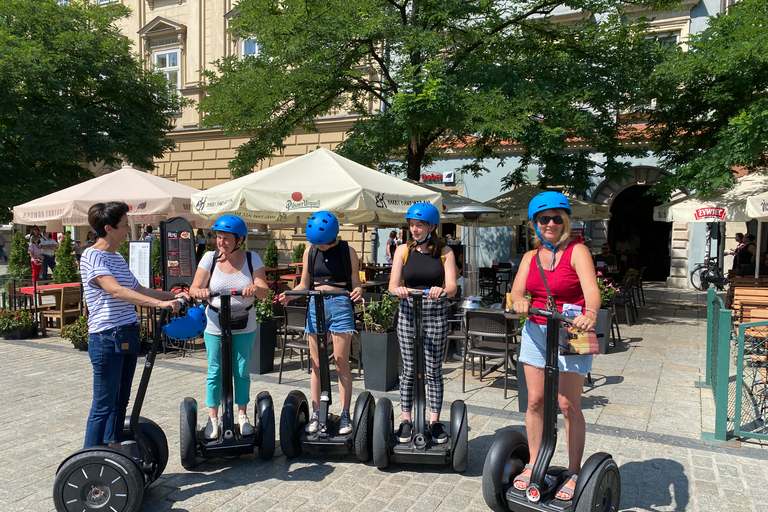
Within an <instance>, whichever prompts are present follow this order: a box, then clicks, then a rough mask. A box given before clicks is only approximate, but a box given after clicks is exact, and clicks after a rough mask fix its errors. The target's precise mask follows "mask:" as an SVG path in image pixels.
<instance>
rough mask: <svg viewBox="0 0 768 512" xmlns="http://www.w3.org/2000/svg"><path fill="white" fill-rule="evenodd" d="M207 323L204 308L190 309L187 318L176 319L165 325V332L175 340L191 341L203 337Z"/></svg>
mask: <svg viewBox="0 0 768 512" xmlns="http://www.w3.org/2000/svg"><path fill="white" fill-rule="evenodd" d="M207 323H208V319H207V318H206V316H205V307H204V306H200V307H197V308H190V309H189V311H187V316H185V317H178V318H174V319H173V320H171V323H169V324H166V325H164V326H163V332H164V333H165V334H166V336H168V337H169V338H173V339H175V340H191V339H194V338H197V337H199V336H202V335H203V332H205V326H206V324H207Z"/></svg>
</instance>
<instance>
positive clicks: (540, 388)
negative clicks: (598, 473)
mask: <svg viewBox="0 0 768 512" xmlns="http://www.w3.org/2000/svg"><path fill="white" fill-rule="evenodd" d="M570 214H571V207H570V204H569V203H568V199H567V198H566V197H565V196H564V195H563V194H560V193H559V192H543V193H541V194H539V195H538V196H536V197H535V198H533V200H532V201H531V204H530V205H529V206H528V217H529V219H530V222H529V227H530V228H531V229H532V230H533V231H535V232H536V235H537V239H536V240H535V245H536V247H537V248H536V250H534V251H530V252H528V253H527V254H526V255H525V256H524V257H523V260H522V262H521V263H520V270H519V271H518V273H517V276H516V277H515V282H514V284H513V285H512V292H511V298H512V301H513V303H514V308H515V311H516V312H517V313H520V314H523V315H526V314H527V313H528V308H529V307H530V306H534V307H538V308H546V306H547V290H546V287H545V286H544V281H543V280H542V277H541V272H539V269H538V265H537V262H536V255H538V257H539V259H540V260H541V268H542V270H543V272H544V275H545V276H546V279H547V284H548V285H549V289H550V291H551V293H552V297H553V298H554V300H555V303H556V305H557V309H558V310H559V311H562V309H563V305H564V304H573V305H575V306H579V307H581V308H582V309H581V310H582V314H580V315H579V316H577V317H576V318H575V319H574V321H573V325H574V327H576V328H578V329H581V330H589V329H592V328H594V326H595V320H596V319H597V309H598V308H599V307H600V291H599V290H598V288H597V276H596V275H595V267H594V265H593V263H592V256H591V255H590V253H589V250H588V249H587V248H586V247H585V246H584V245H582V244H580V243H578V242H575V241H571V236H570V235H571V220H570ZM526 293H530V294H531V302H530V303H529V302H528V300H527V299H526ZM545 346H546V321H545V320H544V319H543V318H540V317H529V318H528V319H527V320H526V322H525V326H524V327H523V333H522V342H521V345H520V361H521V362H522V363H523V365H524V370H525V379H526V383H527V384H528V410H527V411H526V414H525V427H526V431H527V434H528V448H529V451H530V454H531V460H530V462H529V464H527V465H526V466H525V469H524V470H523V472H522V473H521V474H520V475H518V476H517V477H516V478H515V480H514V482H513V485H514V486H515V487H516V488H517V489H520V490H525V489H526V488H527V487H528V485H529V484H530V479H531V472H532V470H533V464H534V463H535V462H536V457H537V455H538V453H539V447H540V446H541V441H542V439H541V438H542V433H543V430H544V423H543V416H544V354H545V352H546V349H545ZM558 363H559V368H560V386H559V389H558V403H559V405H560V410H562V411H563V418H564V419H565V433H566V434H565V435H566V442H567V444H568V472H569V478H566V479H565V481H564V482H563V484H562V485H561V486H560V488H559V489H558V490H557V494H556V496H557V498H558V499H560V500H564V501H567V500H571V499H573V493H574V490H575V488H576V480H577V478H578V474H579V471H580V470H581V459H582V456H583V454H584V440H585V439H584V438H585V433H586V425H585V422H584V415H583V414H582V412H581V392H582V388H583V387H584V376H585V375H586V374H587V373H588V372H589V371H590V370H591V369H592V356H591V355H569V356H559V357H558Z"/></svg>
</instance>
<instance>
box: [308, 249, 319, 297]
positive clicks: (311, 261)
mask: <svg viewBox="0 0 768 512" xmlns="http://www.w3.org/2000/svg"><path fill="white" fill-rule="evenodd" d="M316 257H317V246H316V245H315V244H312V245H310V246H309V256H308V259H307V264H308V265H309V289H310V290H314V289H315V258H316Z"/></svg>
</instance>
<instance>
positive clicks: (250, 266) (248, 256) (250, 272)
mask: <svg viewBox="0 0 768 512" xmlns="http://www.w3.org/2000/svg"><path fill="white" fill-rule="evenodd" d="M245 259H246V260H248V275H249V276H253V262H252V261H251V251H246V252H245Z"/></svg>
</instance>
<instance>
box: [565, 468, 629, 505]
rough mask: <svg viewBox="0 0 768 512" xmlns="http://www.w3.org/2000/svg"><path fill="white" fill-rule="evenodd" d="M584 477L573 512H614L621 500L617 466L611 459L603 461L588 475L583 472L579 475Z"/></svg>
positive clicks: (619, 476) (580, 477) (619, 477)
mask: <svg viewBox="0 0 768 512" xmlns="http://www.w3.org/2000/svg"><path fill="white" fill-rule="evenodd" d="M584 477H586V478H587V481H586V482H584V484H583V485H584V487H583V488H582V490H581V493H580V494H579V495H578V496H577V497H576V499H577V500H578V501H576V506H575V507H574V510H575V512H616V511H618V510H619V502H620V500H621V475H620V474H619V466H618V465H617V464H616V461H615V460H613V459H612V458H607V459H605V460H603V461H602V462H601V463H600V465H599V466H598V467H597V468H596V469H595V470H594V471H593V472H591V473H590V474H589V475H586V474H584V471H583V470H582V472H581V473H580V474H579V484H581V479H582V478H584Z"/></svg>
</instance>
